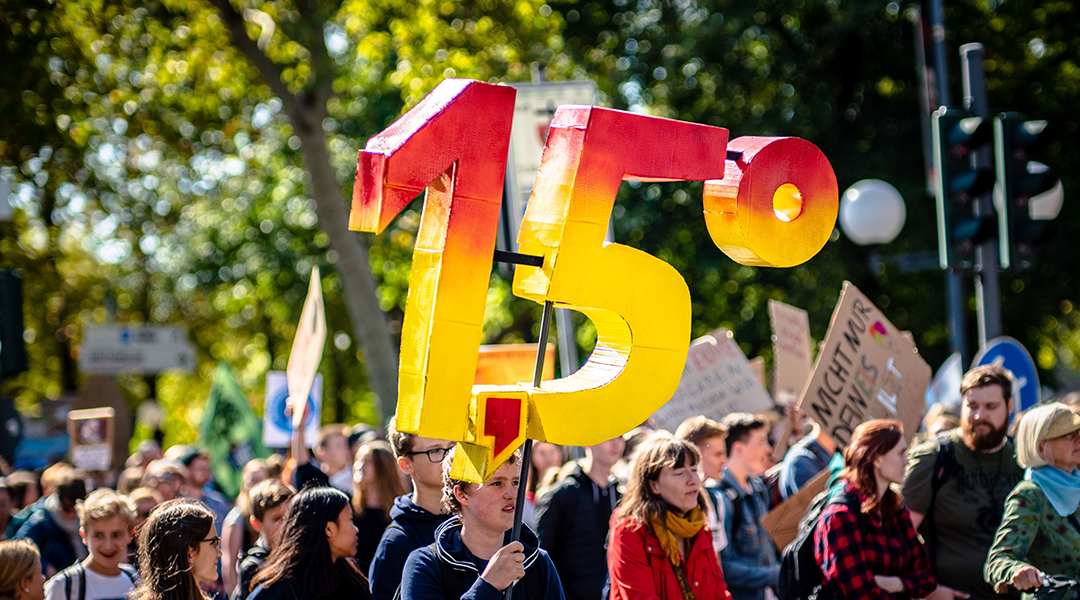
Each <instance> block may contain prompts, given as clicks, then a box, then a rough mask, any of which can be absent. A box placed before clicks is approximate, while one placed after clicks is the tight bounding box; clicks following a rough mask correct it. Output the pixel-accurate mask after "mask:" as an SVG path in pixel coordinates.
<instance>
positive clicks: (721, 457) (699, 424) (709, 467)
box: [675, 416, 728, 555]
mask: <svg viewBox="0 0 1080 600" xmlns="http://www.w3.org/2000/svg"><path fill="white" fill-rule="evenodd" d="M675 437H677V438H679V439H680V440H685V441H687V442H690V443H691V444H693V445H695V446H697V449H698V451H699V452H701V462H699V463H698V476H699V477H700V478H701V481H702V485H703V486H704V488H703V489H704V491H705V494H704V496H705V524H706V525H708V526H709V531H711V532H712V536H713V550H715V551H716V553H717V555H719V554H720V551H721V550H723V549H724V548H725V547H727V544H728V539H727V534H726V533H725V532H724V513H723V510H724V503H723V501H722V500H721V499H720V496H721V495H722V494H723V492H721V491H720V488H719V487H718V486H719V484H720V478H721V477H723V476H724V465H725V464H726V463H727V445H726V443H725V440H726V439H727V430H726V429H724V426H723V425H721V424H720V423H717V422H716V421H713V420H712V419H710V418H708V417H703V416H697V417H690V418H688V419H686V420H685V421H683V422H682V423H680V424H679V427H678V428H677V429H676V430H675Z"/></svg>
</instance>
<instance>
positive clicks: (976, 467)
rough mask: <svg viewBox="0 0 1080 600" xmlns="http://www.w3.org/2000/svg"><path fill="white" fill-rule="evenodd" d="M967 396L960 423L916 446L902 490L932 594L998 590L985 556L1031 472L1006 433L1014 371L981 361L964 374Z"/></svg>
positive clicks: (989, 594) (943, 597) (937, 599)
mask: <svg viewBox="0 0 1080 600" xmlns="http://www.w3.org/2000/svg"><path fill="white" fill-rule="evenodd" d="M960 396H961V399H962V402H961V405H960V428H959V430H953V431H950V432H947V433H944V434H941V435H939V436H938V437H936V438H934V439H932V440H928V441H926V442H924V443H922V444H920V445H918V446H915V447H914V448H913V449H912V450H911V452H910V453H909V454H908V459H909V460H908V467H907V473H905V475H904V486H903V489H902V491H901V495H902V496H903V498H904V504H905V505H906V506H907V507H908V508H909V509H911V518H912V521H913V522H914V523H915V526H916V527H917V528H918V529H919V531H920V532H921V533H922V536H923V539H925V540H926V546H927V552H928V554H929V556H930V564H931V566H932V567H933V568H934V573H935V575H936V576H937V580H938V583H939V584H940V586H939V589H937V590H935V591H934V593H933V594H931V596H930V599H929V600H952V599H953V598H969V597H970V598H971V599H972V600H991V599H992V598H997V597H998V595H997V594H996V593H994V590H993V588H991V587H990V585H989V584H987V583H986V582H985V581H984V580H983V562H984V561H985V559H986V553H987V552H988V551H989V550H990V546H991V544H992V543H993V541H994V532H995V531H997V527H998V525H999V524H1000V523H1001V516H1002V513H1003V511H1004V505H1005V498H1006V496H1008V495H1009V492H1010V491H1011V490H1012V489H1013V488H1014V487H1016V484H1018V483H1020V480H1021V479H1023V477H1024V470H1023V468H1021V467H1020V465H1019V464H1017V462H1016V451H1015V447H1014V445H1013V442H1012V440H1010V439H1009V438H1008V436H1007V435H1006V434H1007V432H1008V428H1009V415H1010V414H1012V409H1013V399H1012V379H1011V375H1010V374H1009V372H1008V371H1006V370H1005V369H1004V368H1002V367H1000V366H998V365H986V366H982V367H976V368H974V369H972V370H970V371H968V372H967V374H965V375H964V378H963V379H962V380H961V383H960ZM924 517H925V518H924Z"/></svg>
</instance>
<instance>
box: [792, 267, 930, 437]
mask: <svg viewBox="0 0 1080 600" xmlns="http://www.w3.org/2000/svg"><path fill="white" fill-rule="evenodd" d="M931 375H932V371H931V369H930V365H928V364H926V361H925V360H923V359H922V357H921V356H919V351H918V349H916V348H915V346H914V345H913V344H912V343H911V341H910V340H909V339H908V338H906V337H904V335H903V334H901V332H900V330H899V329H897V328H896V327H895V326H893V324H892V323H890V322H889V320H888V319H886V318H885V315H884V314H883V313H882V312H881V310H879V309H878V307H876V306H874V304H873V303H872V302H870V300H869V299H868V298H867V297H866V296H865V295H864V294H863V293H862V292H860V291H859V289H858V288H856V287H855V286H854V285H852V284H851V282H848V281H845V282H844V287H843V290H842V291H841V292H840V301H839V302H838V303H837V305H836V310H835V311H833V316H832V321H831V322H830V323H829V332H828V333H827V334H826V336H825V343H824V344H823V345H822V347H821V352H820V353H819V354H818V357H817V362H816V363H815V364H814V371H813V374H812V375H811V377H810V381H809V382H808V383H807V385H806V388H805V389H804V390H803V393H802V396H801V398H800V399H799V408H801V409H802V410H803V412H805V413H806V415H807V416H808V417H810V418H811V419H813V420H815V421H817V422H818V423H819V424H820V425H821V427H822V428H823V429H824V430H825V432H826V433H828V434H829V435H830V436H832V438H833V439H834V440H836V443H837V444H839V445H840V447H844V446H846V445H847V444H848V442H849V441H850V440H851V434H852V432H853V431H855V428H856V427H858V426H859V424H860V423H863V422H864V421H869V420H870V419H894V420H897V421H899V422H900V423H901V424H902V425H903V426H904V437H906V438H907V439H909V440H910V439H911V437H912V436H913V435H915V432H916V431H917V430H918V428H919V423H920V421H921V419H922V415H923V411H924V410H925V408H926V405H925V401H924V400H923V397H924V394H925V393H926V386H927V385H928V384H929V383H930V377H931Z"/></svg>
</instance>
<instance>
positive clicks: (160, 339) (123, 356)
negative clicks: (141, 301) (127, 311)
mask: <svg viewBox="0 0 1080 600" xmlns="http://www.w3.org/2000/svg"><path fill="white" fill-rule="evenodd" d="M79 369H80V370H82V372H83V373H87V374H101V375H114V374H117V373H130V372H134V373H159V372H161V371H168V370H170V369H177V370H181V371H192V370H194V369H195V349H194V348H192V347H191V344H190V343H189V342H188V339H187V331H186V330H185V329H184V328H183V327H171V326H162V325H142V326H140V325H131V326H127V325H117V326H107V327H87V328H85V329H83V341H82V351H81V353H80V355H79Z"/></svg>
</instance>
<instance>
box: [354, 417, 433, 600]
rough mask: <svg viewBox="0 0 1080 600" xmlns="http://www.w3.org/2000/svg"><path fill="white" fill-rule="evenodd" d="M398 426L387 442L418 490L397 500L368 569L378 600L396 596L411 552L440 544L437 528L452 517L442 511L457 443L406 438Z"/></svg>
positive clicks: (372, 592) (413, 436) (372, 588)
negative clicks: (446, 467)
mask: <svg viewBox="0 0 1080 600" xmlns="http://www.w3.org/2000/svg"><path fill="white" fill-rule="evenodd" d="M394 425H395V421H394V420H393V419H391V420H390V425H389V427H388V428H387V429H388V434H387V438H388V439H389V440H390V447H391V449H393V451H394V457H395V458H396V459H397V463H398V467H399V468H400V469H401V470H402V471H404V472H405V473H406V474H408V475H409V477H410V478H411V479H412V483H413V491H412V493H411V494H405V495H404V496H399V497H398V498H397V499H396V500H394V507H393V508H391V509H390V518H391V519H393V521H392V522H391V523H390V525H389V526H388V527H387V528H386V531H384V532H383V536H382V539H381V540H379V547H378V548H376V549H375V558H374V559H373V560H372V561H371V566H370V567H369V568H368V582H369V583H370V586H371V596H372V598H373V599H374V600H391V599H392V598H393V597H394V594H395V592H397V589H398V586H399V585H401V577H402V575H401V573H402V570H403V569H404V568H405V560H406V559H407V558H409V553H410V552H412V551H413V550H416V549H417V548H420V547H422V546H427V545H428V544H430V543H431V542H433V541H435V529H436V528H437V527H438V526H439V525H441V524H442V523H443V521H445V520H447V519H448V518H450V515H448V514H445V513H444V512H443V506H442V493H443V491H442V490H443V480H442V464H443V460H444V459H445V458H446V455H447V454H448V453H449V452H450V451H451V450H453V448H454V443H453V442H448V441H446V440H436V439H432V438H425V437H420V436H418V435H413V434H411V433H403V432H401V431H398V430H397V428H396V427H395V426H394Z"/></svg>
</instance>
